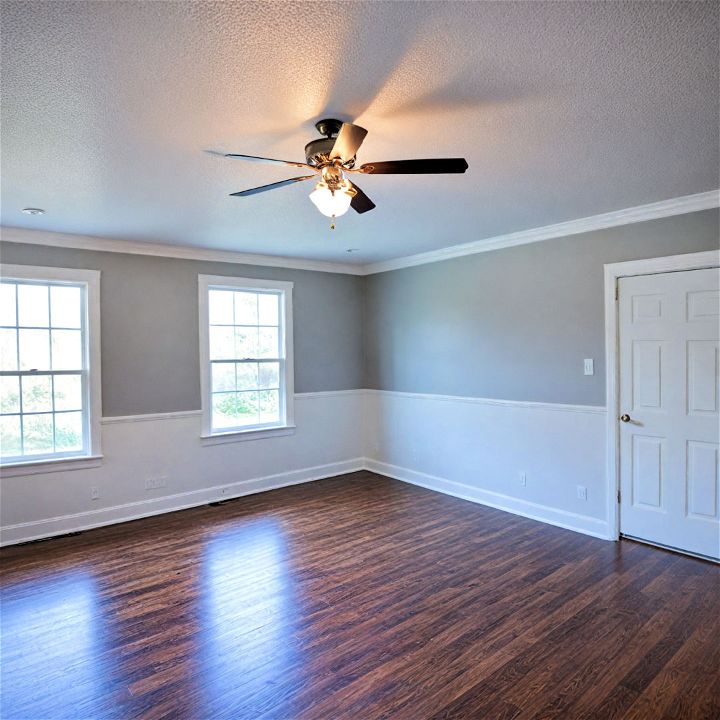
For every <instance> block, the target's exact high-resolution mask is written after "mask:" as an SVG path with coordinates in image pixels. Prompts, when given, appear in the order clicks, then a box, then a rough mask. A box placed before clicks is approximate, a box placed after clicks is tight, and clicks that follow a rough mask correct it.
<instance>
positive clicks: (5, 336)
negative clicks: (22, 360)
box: [0, 328, 17, 370]
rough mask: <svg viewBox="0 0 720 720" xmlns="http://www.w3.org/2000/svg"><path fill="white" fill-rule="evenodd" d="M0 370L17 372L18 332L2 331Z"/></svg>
mask: <svg viewBox="0 0 720 720" xmlns="http://www.w3.org/2000/svg"><path fill="white" fill-rule="evenodd" d="M0 370H17V330H6V329H4V328H3V329H0Z"/></svg>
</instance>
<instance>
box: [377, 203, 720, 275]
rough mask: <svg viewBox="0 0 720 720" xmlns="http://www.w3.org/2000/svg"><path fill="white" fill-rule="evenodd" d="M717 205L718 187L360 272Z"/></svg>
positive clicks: (525, 242)
mask: <svg viewBox="0 0 720 720" xmlns="http://www.w3.org/2000/svg"><path fill="white" fill-rule="evenodd" d="M717 207H720V190H710V191H709V192H704V193H697V194H695V195H685V196H683V197H678V198H671V199H670V200H662V201H660V202H655V203H648V204H647V205H638V206H636V207H631V208H625V209H624V210H614V211H613V212H608V213H603V214H601V215H591V216H590V217H585V218H580V219H578V220H569V221H567V222H562V223H557V224H556V225H545V226H544V227H539V228H532V229H530V230H521V231H519V232H514V233H509V234H507V235H497V236H495V237H490V238H486V239H484V240H473V242H469V243H463V244H462V245H451V246H450V247H446V248H440V249H439V250H431V251H430V252H424V253H418V254H417V255H407V256H405V257H399V258H395V259H393V260H384V261H381V262H377V263H370V264H368V265H363V274H364V275H373V274H375V273H382V272H388V271H389V270H399V269H401V268H407V267H413V266H415V265H425V264H427V263H434V262H439V261H441V260H450V259H451V258H457V257H463V256H465V255H475V254H477V253H482V252H489V251H490V250H500V249H501V248H507V247H514V246H515V245H527V244H528V243H535V242H541V241H543V240H552V239H553V238H559V237H565V236H567V235H577V234H579V233H585V232H591V231H593V230H604V229H606V228H611V227H617V226H619V225H630V224H632V223H637V222H645V221H647V220H657V219H659V218H664V217H671V216H673V215H684V214H686V213H691V212H697V211H699V210H711V209H713V208H717Z"/></svg>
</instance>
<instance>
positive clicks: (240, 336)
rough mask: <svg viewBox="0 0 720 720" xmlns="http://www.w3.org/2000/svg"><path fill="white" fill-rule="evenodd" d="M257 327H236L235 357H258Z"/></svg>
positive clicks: (241, 358) (242, 358)
mask: <svg viewBox="0 0 720 720" xmlns="http://www.w3.org/2000/svg"><path fill="white" fill-rule="evenodd" d="M257 333H258V331H257V328H235V357H236V358H238V359H239V360H244V359H245V358H255V357H257V356H258V355H257V336H258V335H257Z"/></svg>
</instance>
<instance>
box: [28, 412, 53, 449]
mask: <svg viewBox="0 0 720 720" xmlns="http://www.w3.org/2000/svg"><path fill="white" fill-rule="evenodd" d="M23 440H24V443H25V455H43V454H49V453H52V452H53V422H52V415H24V416H23Z"/></svg>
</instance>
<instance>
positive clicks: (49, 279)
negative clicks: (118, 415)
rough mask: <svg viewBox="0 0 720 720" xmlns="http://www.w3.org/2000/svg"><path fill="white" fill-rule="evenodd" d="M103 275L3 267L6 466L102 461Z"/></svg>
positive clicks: (1, 435)
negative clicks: (101, 357)
mask: <svg viewBox="0 0 720 720" xmlns="http://www.w3.org/2000/svg"><path fill="white" fill-rule="evenodd" d="M99 276H100V273H99V272H96V271H89V270H70V269H64V268H37V267H30V266H24V265H13V266H9V265H3V266H2V267H1V277H0V453H1V455H2V463H3V465H14V464H27V463H32V464H37V463H44V462H49V461H52V462H54V461H58V460H64V459H68V460H70V459H78V458H89V457H98V456H99V454H100V431H99V426H100V386H99V378H100V375H99V373H100V362H99V353H100V351H99V335H98V332H99V327H98V326H99Z"/></svg>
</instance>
